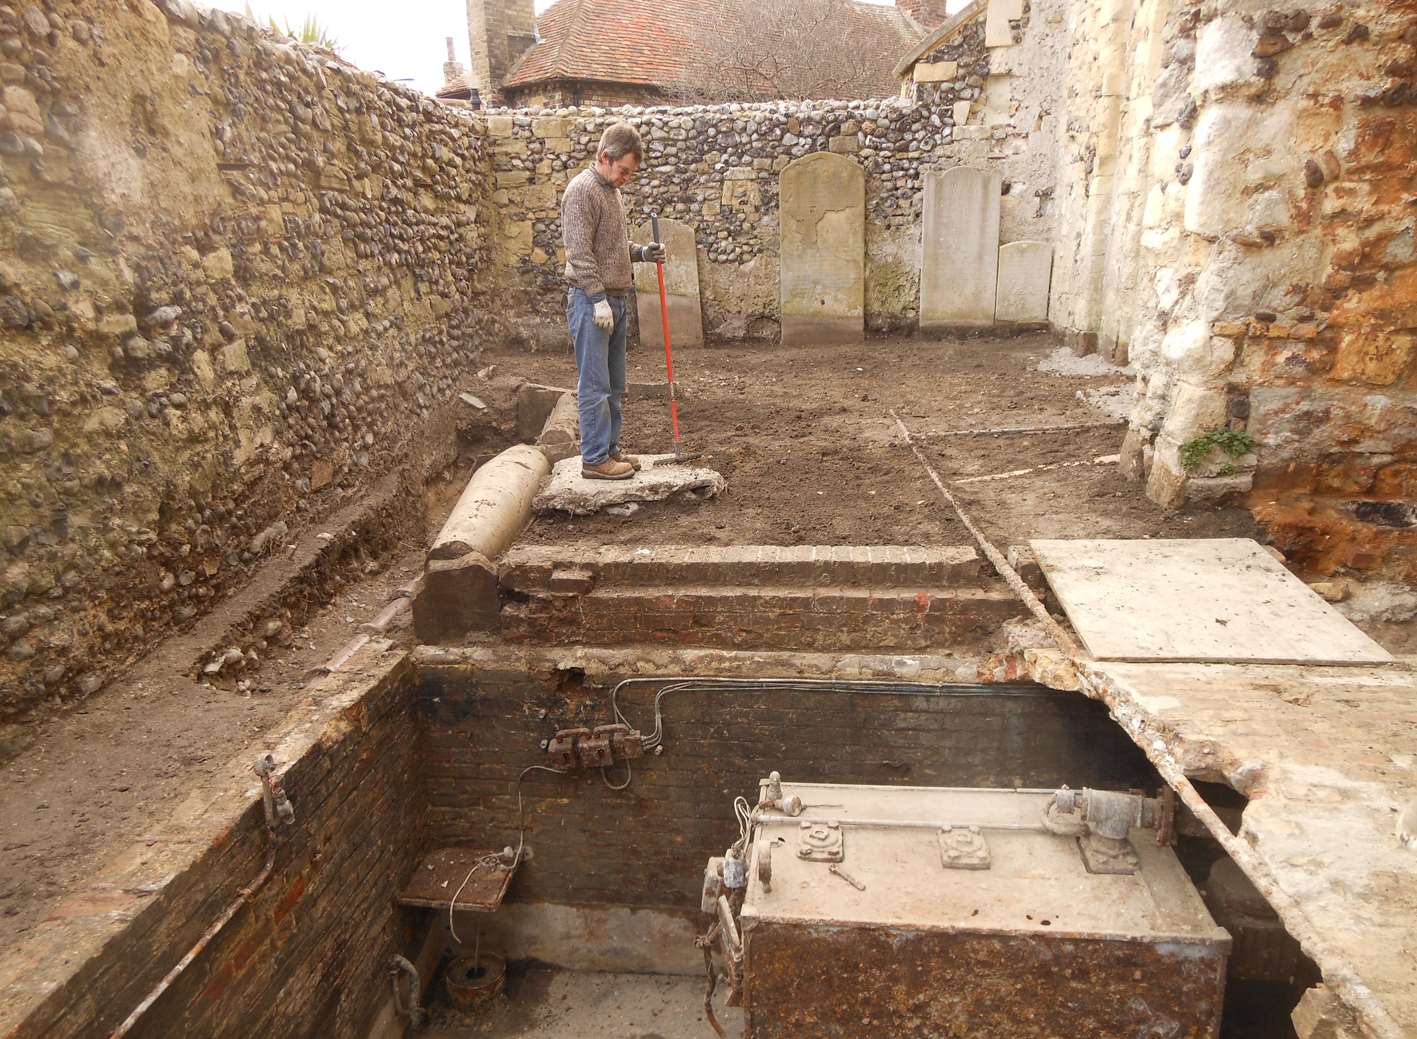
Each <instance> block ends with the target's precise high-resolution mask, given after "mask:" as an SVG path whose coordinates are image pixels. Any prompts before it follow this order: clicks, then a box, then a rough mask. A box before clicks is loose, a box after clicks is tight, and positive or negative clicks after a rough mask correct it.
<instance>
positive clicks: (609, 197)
mask: <svg viewBox="0 0 1417 1039" xmlns="http://www.w3.org/2000/svg"><path fill="white" fill-rule="evenodd" d="M561 240H562V242H563V243H564V244H565V246H566V280H567V281H568V282H570V283H571V284H572V285H574V286H575V287H576V288H578V289H580V290H581V291H582V292H584V293H585V294H586V295H587V296H590V297H591V298H592V299H596V298H598V297H599V296H600V295H601V294H603V293H610V294H612V295H616V296H620V295H624V294H625V293H627V292H629V291H630V282H631V275H630V241H629V236H628V233H627V232H626V230H625V209H624V207H623V205H622V204H621V202H620V189H619V188H617V187H616V186H615V185H614V184H611V183H610V181H608V180H606V179H605V178H604V177H602V176H601V175H600V174H599V173H597V172H595V170H593V169H584V170H581V172H580V173H577V174H576V175H575V176H574V177H572V178H571V182H570V183H569V184H567V185H566V192H565V194H563V195H562V196H561Z"/></svg>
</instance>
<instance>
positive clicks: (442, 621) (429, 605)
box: [413, 552, 498, 645]
mask: <svg viewBox="0 0 1417 1039" xmlns="http://www.w3.org/2000/svg"><path fill="white" fill-rule="evenodd" d="M497 620H498V601H497V570H496V568H495V567H494V566H493V565H492V564H491V563H490V562H489V561H488V559H487V558H486V557H485V556H483V555H481V554H480V553H478V552H469V553H467V554H466V555H464V556H460V557H458V558H457V559H430V560H429V561H428V568H427V570H425V571H424V574H423V577H422V578H420V580H419V582H418V587H417V588H416V589H415V590H414V595H413V630H414V633H415V634H416V635H417V636H418V640H419V641H420V642H423V643H428V644H433V645H436V644H438V643H442V642H454V641H458V640H460V639H461V638H462V637H463V636H464V635H466V634H467V633H469V632H472V631H489V630H492V629H495V628H496V627H497Z"/></svg>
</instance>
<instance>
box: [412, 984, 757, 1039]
mask: <svg viewBox="0 0 1417 1039" xmlns="http://www.w3.org/2000/svg"><path fill="white" fill-rule="evenodd" d="M714 1010H715V1013H716V1015H717V1016H718V1017H719V1022H720V1024H721V1025H722V1026H723V1028H724V1031H726V1032H727V1033H728V1035H729V1037H730V1039H738V1037H740V1036H742V1035H743V1011H742V1010H740V1009H736V1008H733V1007H728V1006H725V1005H724V995H723V992H722V990H720V992H719V996H718V999H717V1001H716V1004H715V1007H714ZM423 1034H424V1035H425V1036H427V1037H428V1039H474V1037H476V1039H522V1037H527V1039H530V1037H532V1036H535V1037H536V1039H581V1037H582V1036H591V1037H599V1036H608V1035H616V1036H622V1037H624V1039H702V1037H703V1036H708V1035H712V1034H713V1033H712V1031H711V1030H710V1028H709V1023H708V1019H707V1018H706V1017H705V1016H704V980H703V979H702V978H697V977H671V976H667V975H657V974H590V973H579V972H576V971H550V970H542V969H533V970H529V971H526V972H525V973H520V972H512V971H509V973H508V977H507V988H506V991H505V992H504V993H503V994H502V995H500V996H498V997H497V999H496V1001H495V1002H494V1003H493V1004H492V1006H490V1007H488V1008H486V1009H484V1010H482V1011H480V1012H476V1013H474V1012H466V1013H463V1012H459V1011H456V1010H450V1009H448V1008H447V1007H446V1006H435V1007H434V1009H433V1024H432V1027H431V1028H429V1029H428V1031H426V1032H424V1033H423Z"/></svg>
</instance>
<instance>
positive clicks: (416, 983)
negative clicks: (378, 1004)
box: [389, 953, 426, 1031]
mask: <svg viewBox="0 0 1417 1039" xmlns="http://www.w3.org/2000/svg"><path fill="white" fill-rule="evenodd" d="M400 972H402V973H404V974H407V975H408V976H409V977H410V978H412V979H413V984H412V986H411V987H410V989H409V1004H408V1007H407V1008H405V1007H404V1005H403V997H402V996H401V995H400V994H399V973H400ZM389 978H390V980H391V981H392V982H393V986H394V1009H395V1010H397V1011H398V1012H399V1013H400V1014H403V1015H405V1016H406V1017H407V1018H408V1024H409V1027H410V1028H412V1029H413V1030H414V1031H417V1030H418V1029H420V1028H422V1027H423V1023H424V1017H425V1014H426V1011H424V1009H423V1005H422V1002H421V1001H422V998H423V979H422V978H420V977H419V976H418V968H417V967H415V966H414V965H413V964H412V963H411V962H410V961H409V959H408V958H407V957H406V956H400V955H399V954H398V953H395V954H394V956H393V959H392V960H391V967H390V969H389Z"/></svg>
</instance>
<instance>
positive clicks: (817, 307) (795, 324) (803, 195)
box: [778, 152, 866, 344]
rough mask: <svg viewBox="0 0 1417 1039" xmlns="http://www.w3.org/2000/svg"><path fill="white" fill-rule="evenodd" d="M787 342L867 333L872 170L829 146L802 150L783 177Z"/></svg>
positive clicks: (850, 339)
mask: <svg viewBox="0 0 1417 1039" xmlns="http://www.w3.org/2000/svg"><path fill="white" fill-rule="evenodd" d="M778 186H779V206H780V221H781V225H782V240H781V244H780V250H779V265H780V266H779V272H780V278H781V285H782V288H781V291H782V342H783V343H785V344H791V343H857V342H860V341H861V340H862V339H863V338H864V337H865V311H866V174H865V173H864V172H863V171H862V169H861V167H860V166H858V165H856V163H855V162H853V161H851V160H850V159H848V158H846V157H844V156H841V155H836V154H834V153H831V152H818V153H816V154H814V155H804V156H802V158H800V159H797V160H795V161H794V162H792V163H790V164H789V165H788V166H787V167H786V168H785V169H784V170H783V171H782V178H781V180H780V181H779V182H778Z"/></svg>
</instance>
